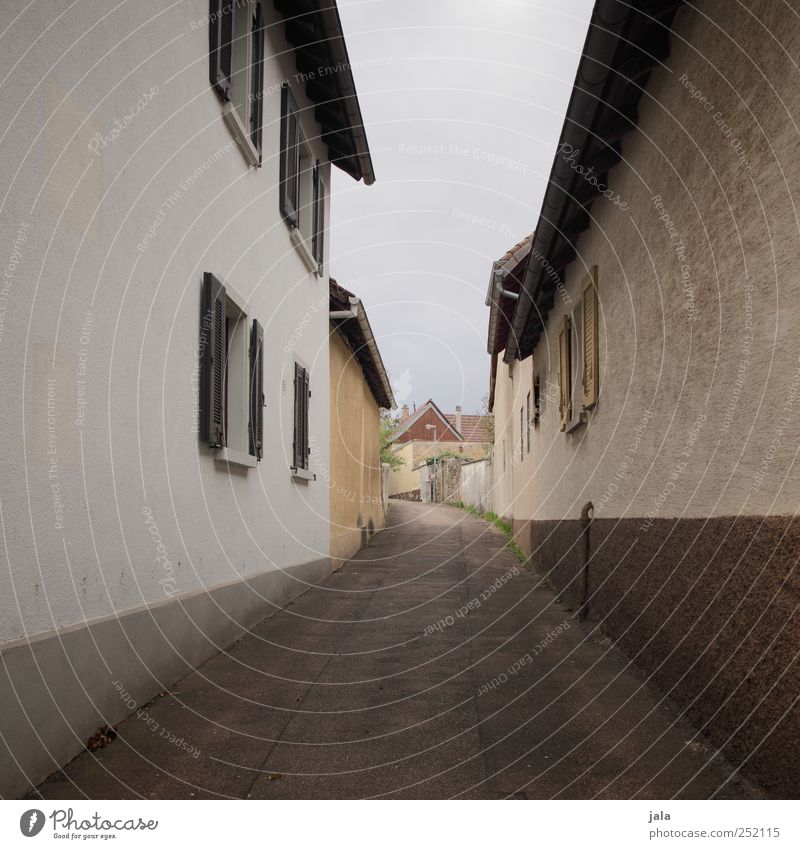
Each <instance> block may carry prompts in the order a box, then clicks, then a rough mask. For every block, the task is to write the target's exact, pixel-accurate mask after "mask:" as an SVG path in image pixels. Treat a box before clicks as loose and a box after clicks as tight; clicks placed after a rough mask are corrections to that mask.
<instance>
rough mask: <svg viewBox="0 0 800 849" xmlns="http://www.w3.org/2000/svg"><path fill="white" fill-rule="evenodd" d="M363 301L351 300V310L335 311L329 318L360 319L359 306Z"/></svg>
mask: <svg viewBox="0 0 800 849" xmlns="http://www.w3.org/2000/svg"><path fill="white" fill-rule="evenodd" d="M360 303H361V301H360V300H359V299H358V298H355V297H353V298H350V309H349V310H333V311H332V312H331V313H330V315H329V318H358V305H359V304H360Z"/></svg>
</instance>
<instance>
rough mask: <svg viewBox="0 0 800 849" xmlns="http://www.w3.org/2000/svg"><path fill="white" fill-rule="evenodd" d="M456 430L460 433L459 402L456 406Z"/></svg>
mask: <svg viewBox="0 0 800 849" xmlns="http://www.w3.org/2000/svg"><path fill="white" fill-rule="evenodd" d="M456 430H457V431H458V432H459V433H461V404H459V405H458V406H457V407H456Z"/></svg>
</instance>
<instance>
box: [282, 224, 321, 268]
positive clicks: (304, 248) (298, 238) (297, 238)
mask: <svg viewBox="0 0 800 849" xmlns="http://www.w3.org/2000/svg"><path fill="white" fill-rule="evenodd" d="M289 233H290V235H291V237H292V242H294V246H295V247H296V248H297V252H298V253H299V254H300V256H301V257H303V262H304V263H305V264H306V267H307V268H308V270H309V271H312V272H313V273H314V274H317V273H318V272H319V265H318V263H317V261H316V260H315V259H314V254H312V253H311V251H310V250H309V248H308V245H307V244H306V240H305V239H304V238H303V234H302V233H301V232H300V229H299V228H298V227H292V229H291V230H290V231H289Z"/></svg>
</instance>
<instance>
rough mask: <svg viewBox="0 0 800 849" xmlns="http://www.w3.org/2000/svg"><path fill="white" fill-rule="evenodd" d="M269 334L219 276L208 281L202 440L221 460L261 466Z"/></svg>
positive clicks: (203, 332)
mask: <svg viewBox="0 0 800 849" xmlns="http://www.w3.org/2000/svg"><path fill="white" fill-rule="evenodd" d="M263 339H264V330H263V328H262V327H261V325H260V324H259V322H258V321H256V320H255V319H254V320H253V321H252V323H248V320H247V316H246V314H245V311H244V307H243V305H242V303H241V302H240V301H239V299H238V298H237V297H235V296H234V295H233V293H232V292H231V291H229V290H228V289H226V287H225V286H224V285H223V284H222V283H221V282H220V281H219V280H218V279H217V278H216V277H215V276H214V275H213V274H210V273H206V274H205V275H204V277H203V312H202V320H201V325H200V351H201V356H202V392H201V416H200V423H201V427H200V435H201V439H202V440H203V441H204V442H207V443H208V445H209V446H210V447H211V448H216V449H219V450H220V451H221V453H220V456H219V459H221V460H224V461H226V462H229V463H235V464H238V465H243V466H255V464H256V462H257V461H258V460H260V459H261V457H262V453H263V452H262V445H263V441H264V434H263V427H264V418H263V407H264V356H263Z"/></svg>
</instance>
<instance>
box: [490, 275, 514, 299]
mask: <svg viewBox="0 0 800 849" xmlns="http://www.w3.org/2000/svg"><path fill="white" fill-rule="evenodd" d="M503 277H505V274H504V273H503V272H502V271H495V273H494V291H495V294H496V295H497V296H498V297H502V298H511V300H512V301H518V300H519V292H509V290H508V289H504V288H503Z"/></svg>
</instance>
